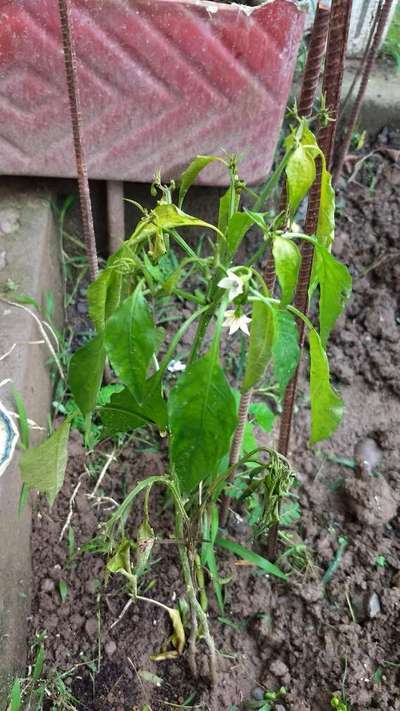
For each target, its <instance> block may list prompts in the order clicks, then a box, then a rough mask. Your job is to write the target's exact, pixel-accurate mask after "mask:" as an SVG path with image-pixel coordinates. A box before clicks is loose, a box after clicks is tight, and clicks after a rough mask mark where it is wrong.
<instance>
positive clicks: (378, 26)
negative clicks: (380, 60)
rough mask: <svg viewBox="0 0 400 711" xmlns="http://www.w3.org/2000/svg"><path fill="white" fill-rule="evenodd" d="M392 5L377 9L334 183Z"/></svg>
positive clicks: (386, 0) (386, 2)
mask: <svg viewBox="0 0 400 711" xmlns="http://www.w3.org/2000/svg"><path fill="white" fill-rule="evenodd" d="M392 5H393V0H384V2H383V5H382V3H381V4H380V5H379V6H378V8H377V11H376V17H375V21H374V23H373V26H372V29H371V37H372V39H371V42H370V48H369V51H368V54H367V57H366V60H365V62H364V63H363V67H362V73H361V81H360V86H359V89H358V93H357V96H356V98H355V99H354V102H353V106H352V109H351V112H350V116H349V120H348V122H347V128H346V130H345V133H344V136H343V139H342V141H341V142H340V148H339V152H338V156H337V160H336V165H335V169H334V173H333V183H334V184H336V183H337V181H338V180H339V178H340V176H341V174H342V170H343V164H344V161H345V158H346V155H347V153H348V150H349V146H350V143H351V136H352V134H353V131H354V126H355V125H356V122H357V120H358V117H359V115H360V110H361V105H362V102H363V100H364V96H365V92H366V90H367V85H368V79H369V75H370V74H371V69H372V66H373V64H374V62H375V59H376V55H377V54H378V50H379V47H380V45H381V41H382V37H383V33H384V31H385V27H386V23H387V21H388V18H389V13H390V10H391V9H392Z"/></svg>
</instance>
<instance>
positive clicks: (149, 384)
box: [99, 371, 168, 436]
mask: <svg viewBox="0 0 400 711" xmlns="http://www.w3.org/2000/svg"><path fill="white" fill-rule="evenodd" d="M99 414H100V418H101V421H102V423H103V425H104V426H105V428H106V436H109V435H111V434H118V433H121V432H122V433H125V432H130V431H131V430H135V429H137V428H138V427H145V426H146V425H148V424H149V423H150V422H155V423H156V425H158V427H159V428H160V429H161V430H165V429H166V427H167V421H168V416H167V403H166V401H165V400H164V399H163V397H162V393H161V377H160V373H159V372H158V371H157V372H156V373H154V375H152V376H151V378H149V379H148V380H147V381H146V384H145V391H144V394H143V400H142V402H141V403H140V404H139V403H138V401H137V400H136V399H135V398H134V397H133V395H132V393H131V392H130V391H129V390H128V389H123V390H122V391H119V392H116V393H114V394H113V395H112V396H111V397H110V399H109V401H108V402H107V403H105V404H104V407H102V408H100V411H99Z"/></svg>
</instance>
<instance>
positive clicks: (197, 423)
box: [168, 349, 237, 491]
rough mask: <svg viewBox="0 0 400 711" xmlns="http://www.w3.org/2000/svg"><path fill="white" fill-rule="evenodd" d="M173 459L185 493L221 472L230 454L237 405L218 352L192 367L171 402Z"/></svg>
mask: <svg viewBox="0 0 400 711" xmlns="http://www.w3.org/2000/svg"><path fill="white" fill-rule="evenodd" d="M168 413H169V418H168V419H169V425H170V431H171V459H172V462H173V465H174V467H175V470H176V473H177V476H178V478H179V480H180V483H181V486H182V489H183V490H184V491H191V490H192V489H194V487H195V486H197V485H198V484H199V483H200V482H201V481H203V480H204V479H207V478H208V477H213V476H215V474H216V473H217V470H218V464H219V462H220V460H221V459H222V457H223V456H224V455H225V454H226V453H227V452H228V450H229V445H230V441H231V437H232V434H233V432H234V429H235V426H236V423H237V415H236V403H235V398H234V396H233V394H232V391H231V388H230V387H229V384H228V382H227V380H226V378H225V375H224V372H223V370H222V368H221V366H220V364H219V362H218V355H217V354H215V352H214V349H212V350H211V351H209V352H208V353H207V354H206V355H204V356H202V357H201V358H199V360H197V361H195V362H194V363H193V364H192V365H190V366H189V367H188V368H187V369H186V370H185V372H184V373H183V375H181V377H180V378H179V380H178V381H177V383H176V385H175V387H174V388H172V390H171V392H170V395H169V399H168Z"/></svg>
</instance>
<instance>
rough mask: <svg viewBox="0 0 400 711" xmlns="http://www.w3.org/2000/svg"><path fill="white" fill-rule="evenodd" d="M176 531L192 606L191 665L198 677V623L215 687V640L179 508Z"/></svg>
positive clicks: (177, 508) (177, 509)
mask: <svg viewBox="0 0 400 711" xmlns="http://www.w3.org/2000/svg"><path fill="white" fill-rule="evenodd" d="M175 531H176V539H177V541H178V551H179V558H180V561H181V568H182V574H183V579H184V583H185V587H186V592H187V596H188V600H189V605H190V614H191V620H192V628H191V633H190V637H189V665H190V668H191V670H192V671H193V673H194V676H197V664H196V657H195V655H196V637H197V632H198V626H197V621H198V622H199V623H200V625H201V629H202V632H203V635H204V639H205V642H206V644H207V647H208V652H209V662H210V679H211V684H212V686H213V687H215V686H216V684H217V659H216V652H215V644H214V640H213V638H212V636H211V634H210V628H209V625H208V619H207V615H206V613H205V612H204V610H203V608H202V606H201V605H200V603H199V601H198V599H197V596H196V591H195V586H194V582H193V566H191V565H190V560H189V554H188V550H187V546H186V544H185V543H182V542H181V541H183V540H184V529H183V519H182V515H181V511H180V509H179V507H177V506H176V507H175Z"/></svg>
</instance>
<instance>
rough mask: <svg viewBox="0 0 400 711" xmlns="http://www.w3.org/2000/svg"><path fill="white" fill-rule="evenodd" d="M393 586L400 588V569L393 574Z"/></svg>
mask: <svg viewBox="0 0 400 711" xmlns="http://www.w3.org/2000/svg"><path fill="white" fill-rule="evenodd" d="M392 588H400V570H399V571H398V572H397V573H395V574H394V575H393V578H392Z"/></svg>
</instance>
